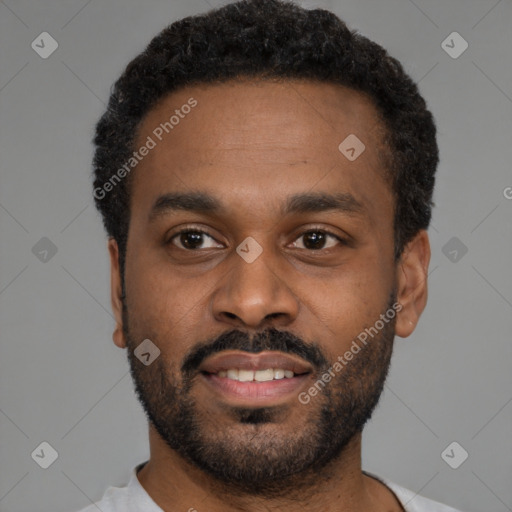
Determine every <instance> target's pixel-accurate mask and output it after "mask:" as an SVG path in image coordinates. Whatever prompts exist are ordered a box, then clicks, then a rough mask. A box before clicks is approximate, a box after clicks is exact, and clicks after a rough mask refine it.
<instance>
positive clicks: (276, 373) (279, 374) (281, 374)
mask: <svg viewBox="0 0 512 512" xmlns="http://www.w3.org/2000/svg"><path fill="white" fill-rule="evenodd" d="M274 379H284V370H281V369H280V368H278V369H277V370H274Z"/></svg>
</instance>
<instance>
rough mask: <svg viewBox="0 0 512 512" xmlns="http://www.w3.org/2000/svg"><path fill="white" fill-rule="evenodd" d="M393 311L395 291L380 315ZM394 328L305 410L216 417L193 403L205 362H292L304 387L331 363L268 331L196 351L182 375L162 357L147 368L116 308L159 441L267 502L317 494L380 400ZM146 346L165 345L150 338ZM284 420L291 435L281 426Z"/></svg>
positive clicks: (315, 349) (223, 339)
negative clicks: (306, 370)
mask: <svg viewBox="0 0 512 512" xmlns="http://www.w3.org/2000/svg"><path fill="white" fill-rule="evenodd" d="M395 302H396V292H393V293H391V295H390V298H389V303H388V305H387V308H386V310H385V311H387V310H390V309H391V308H392V305H393V304H394V303H395ZM385 311H383V312H385ZM382 323H383V322H382ZM395 323H396V317H393V319H391V320H390V321H389V322H388V323H385V324H384V327H383V328H382V329H381V330H380V331H379V332H378V333H377V334H376V335H375V336H374V337H372V339H371V340H370V341H369V342H368V344H367V345H365V346H363V347H361V350H360V351H359V352H358V353H357V354H354V357H353V358H352V360H351V361H346V366H344V367H343V368H342V369H341V371H339V372H337V373H336V374H335V376H334V377H332V380H331V381H330V382H328V383H326V384H325V386H323V388H321V390H320V391H319V393H318V394H317V395H316V396H314V397H312V398H311V400H310V401H309V403H307V404H303V403H301V402H299V400H297V402H293V401H291V402H288V403H286V404H284V405H277V406H266V407H235V406H232V405H227V404H222V405H220V407H221V409H220V411H219V409H218V407H219V406H218V405H217V409H212V408H211V404H208V403H206V404H204V405H203V406H202V407H201V406H200V405H199V404H198V400H197V396H195V394H194V390H195V387H194V382H195V379H196V378H197V377H199V376H200V375H199V373H198V367H199V365H200V364H201V363H202V362H203V361H204V360H205V359H206V358H207V357H209V356H210V355H212V354H215V353H217V352H220V351H223V350H241V351H245V352H251V353H257V352H261V351H263V350H276V351H281V352H284V353H290V354H295V355H298V356H300V357H302V358H303V359H305V360H306V361H308V362H309V363H310V364H311V365H312V367H313V368H314V372H313V373H314V375H313V377H314V378H313V379H312V380H311V385H312V384H313V383H314V382H316V381H317V379H321V376H322V375H323V374H324V373H325V372H327V370H328V369H329V368H330V367H331V366H332V364H333V363H329V361H328V360H327V358H326V356H325V355H324V352H323V351H322V349H321V348H320V346H319V345H318V344H317V343H306V342H304V341H303V340H302V339H301V338H299V337H297V336H295V335H293V334H291V333H288V332H285V331H279V330H276V329H274V328H271V329H267V330H265V331H263V332H260V333H258V334H256V335H254V336H253V337H250V335H249V334H247V333H246V332H242V331H239V330H233V331H229V332H226V333H223V334H222V335H220V336H219V337H217V338H214V339H212V340H208V341H206V342H202V343H198V344H196V345H194V346H193V347H192V348H191V349H190V350H189V352H188V353H187V355H186V356H185V358H184V359H183V362H182V365H181V367H178V366H177V365H176V364H172V363H168V362H166V361H165V359H164V357H162V355H160V356H159V357H157V358H156V359H155V360H154V361H153V362H152V363H151V364H150V365H149V366H145V365H143V364H142V363H141V361H139V360H138V359H137V358H136V357H135V355H134V353H133V351H134V349H135V348H136V347H137V345H138V343H139V342H138V341H136V340H138V339H139V338H138V337H135V336H133V335H132V333H131V332H130V329H129V325H128V312H127V309H126V306H125V303H124V300H123V331H124V334H125V337H126V340H127V348H128V350H127V354H128V360H129V364H130V372H131V375H132V379H133V381H134V384H135V390H136V394H137V396H138V399H139V401H140V403H141V405H142V407H143V409H144V411H145V413H146V416H147V418H148V420H149V421H150V422H151V423H152V425H153V427H154V428H155V430H156V431H157V432H158V434H159V435H160V437H161V438H162V440H164V441H165V443H166V444H167V445H168V446H169V447H170V448H171V450H173V451H175V452H176V453H177V454H178V455H179V456H181V458H182V459H184V460H185V461H186V462H188V463H190V464H192V465H193V466H194V467H196V468H198V469H200V470H201V471H203V472H204V473H206V474H207V475H210V476H211V477H213V478H214V479H215V481H216V484H217V485H219V486H221V487H223V488H224V489H225V490H226V491H228V492H231V493H236V494H237V495H243V494H245V495H254V496H256V495H258V496H265V497H267V498H270V497H279V496H283V495H285V494H288V493H290V491H292V490H293V491H294V492H295V493H297V490H298V489H301V490H302V492H304V493H306V492H307V490H308V489H313V488H314V487H317V486H318V482H319V478H321V477H322V476H323V478H329V475H332V474H333V473H332V471H331V470H330V468H332V464H333V463H334V462H335V461H337V460H338V459H339V458H340V456H341V455H342V453H343V451H344V449H345V448H346V447H347V445H348V444H349V442H350V441H351V440H353V439H355V437H356V436H357V435H358V434H360V433H361V432H362V430H363V427H364V425H365V423H366V422H367V421H368V420H369V419H370V417H371V415H372V413H373V410H374V409H375V406H376V405H377V403H378V401H379V398H380V395H381V393H382V390H383V387H384V383H385V380H386V377H387V373H388V369H389V364H390V360H391V354H392V347H393V339H394V335H395ZM366 327H370V326H366ZM363 330H364V327H363V329H361V332H362V331H363ZM140 339H143V338H140ZM150 339H152V340H153V341H155V340H156V344H157V345H159V346H160V347H162V346H163V345H162V344H160V343H159V342H158V338H157V337H155V338H151V337H150ZM345 350H346V349H343V351H345ZM203 402H204V400H203ZM219 412H220V414H219ZM290 416H293V418H294V421H295V422H294V424H293V426H291V425H290V424H289V423H288V424H287V422H286V420H287V419H289V418H290ZM297 421H298V422H299V423H297Z"/></svg>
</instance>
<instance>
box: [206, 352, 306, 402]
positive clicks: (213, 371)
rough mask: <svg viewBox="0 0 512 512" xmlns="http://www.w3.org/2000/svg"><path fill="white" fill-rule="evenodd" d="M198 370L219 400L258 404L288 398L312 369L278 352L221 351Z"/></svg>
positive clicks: (303, 362) (295, 358) (292, 357)
mask: <svg viewBox="0 0 512 512" xmlns="http://www.w3.org/2000/svg"><path fill="white" fill-rule="evenodd" d="M199 371H200V374H201V376H202V379H203V381H204V382H205V383H206V384H207V386H208V387H209V388H210V390H212V391H213V392H214V393H215V394H216V396H217V397H220V398H221V399H222V400H223V401H231V402H236V403H237V404H238V405H245V406H249V405H258V406H262V405H264V404H265V405H269V404H271V403H275V402H276V401H283V400H286V399H290V398H291V397H292V396H293V393H294V392H295V393H298V392H299V390H300V388H301V387H303V386H304V382H305V381H306V380H307V379H308V376H309V375H310V374H311V373H312V371H313V368H312V367H311V365H310V364H309V363H307V362H305V361H304V360H303V359H301V358H298V357H296V356H292V355H290V354H283V353H280V352H262V353H259V354H247V353H243V352H230V353H225V352H223V353H220V354H217V355H215V356H213V357H211V358H208V359H207V360H206V361H204V363H203V364H202V365H201V366H200V368H199Z"/></svg>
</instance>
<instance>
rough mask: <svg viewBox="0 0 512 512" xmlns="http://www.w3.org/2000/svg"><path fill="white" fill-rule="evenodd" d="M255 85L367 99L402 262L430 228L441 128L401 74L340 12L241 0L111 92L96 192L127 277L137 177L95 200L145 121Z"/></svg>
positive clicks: (184, 22) (192, 22) (192, 27)
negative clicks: (334, 90) (240, 82)
mask: <svg viewBox="0 0 512 512" xmlns="http://www.w3.org/2000/svg"><path fill="white" fill-rule="evenodd" d="M251 77H252V78H258V79H269V80H272V79H277V80H293V79H299V80H312V81H316V82H318V81H320V82H328V83H333V84H339V85H342V86H346V87H349V88H351V89H354V90H357V91H359V92H361V93H363V94H365V95H366V96H368V97H369V98H370V99H371V100H372V102H373V104H374V106H375V107H376V109H377V112H378V114H379V117H380V119H381V121H382V124H383V127H384V131H385V133H386V135H385V136H384V143H385V146H386V148H387V150H388V151H386V153H389V155H388V157H386V159H385V160H386V166H385V171H386V176H387V177H388V182H389V183H390V186H391V191H392V193H393V196H394V202H395V211H394V255H395V261H397V260H398V259H399V257H400V255H401V254H402V252H403V249H404V247H405V245H406V244H407V242H409V241H410V240H411V239H412V238H413V237H414V236H415V235H416V234H417V232H418V231H419V230H420V229H427V228H428V226H429V224H430V218H431V212H432V206H433V202H432V194H433V189H434V181H435V172H436V168H437V164H438V161H439V154H438V153H439V152H438V147H437V142H436V128H435V122H434V119H433V116H432V114H431V113H430V112H429V111H428V110H427V108H426V103H425V100H424V99H423V98H422V96H421V95H420V93H419V91H418V87H417V85H416V84H415V83H414V81H413V80H412V79H411V78H410V77H409V76H408V75H407V74H406V73H405V71H404V69H403V67H402V65H401V64H400V63H399V62H398V61H397V60H396V59H394V58H393V57H391V56H390V55H389V54H388V52H387V51H386V50H385V49H384V48H382V47H381V46H379V45H378V44H376V43H374V42H373V41H370V40H369V39H367V38H366V37H363V36H362V35H360V34H359V33H357V31H355V30H349V28H348V27H347V25H346V24H345V23H344V22H343V21H342V20H341V19H340V18H338V17H337V16H336V15H335V14H333V13H332V12H329V11H327V10H324V9H314V10H308V9H304V8H302V7H300V6H298V5H296V4H295V3H293V2H291V1H288V0H242V1H237V2H234V3H230V4H227V5H225V6H223V7H221V8H217V9H214V10H211V11H209V12H207V13H205V14H201V15H196V16H189V17H186V18H183V19H181V20H178V21H176V22H174V23H172V24H171V25H169V26H168V27H166V28H165V29H164V30H162V31H161V32H160V33H159V34H158V35H157V36H155V37H154V38H153V39H152V40H151V42H150V43H149V45H148V46H147V48H146V49H145V50H144V51H143V52H142V53H141V54H140V55H138V56H137V57H135V58H134V59H133V60H132V61H131V62H130V63H129V64H128V65H127V67H126V69H125V70H124V72H123V73H122V75H121V76H120V78H119V79H118V80H117V81H116V83H115V84H114V86H113V89H112V91H111V95H110V99H109V103H108V107H107V110H106V112H105V113H104V114H103V116H102V117H101V119H100V120H99V122H98V124H97V126H96V133H95V137H94V144H95V155H94V161H93V166H94V185H93V186H94V190H95V193H94V197H95V202H96V206H97V208H98V210H99V211H100V213H101V215H102V218H103V223H104V226H105V229H106V231H107V234H108V236H109V238H112V237H113V238H114V239H115V240H116V241H117V243H118V245H119V252H120V256H119V258H120V268H121V276H124V260H125V255H126V245H127V238H128V227H129V219H130V208H129V206H130V183H131V181H132V180H131V178H132V174H133V173H130V174H129V175H128V177H127V178H126V179H123V180H119V183H117V184H116V186H114V187H109V189H110V191H109V192H108V194H105V193H102V194H101V195H99V194H98V193H97V192H96V191H98V190H105V189H104V188H103V187H105V184H106V183H107V182H108V181H109V180H111V178H112V176H113V175H114V174H115V173H116V172H117V171H118V170H119V169H120V168H121V167H122V166H123V164H125V163H126V162H127V161H128V160H129V158H130V157H131V156H132V154H133V151H134V150H135V148H134V142H135V138H136V134H137V128H138V127H139V126H140V124H141V122H142V120H143V119H144V117H145V116H146V114H148V112H149V111H150V110H151V109H152V108H153V107H154V106H155V105H156V103H157V102H159V101H160V100H162V99H163V98H164V97H165V96H167V95H168V94H169V93H171V92H172V91H175V90H177V89H182V88H184V87H186V86H189V85H195V84H214V83H222V82H226V81H229V80H236V79H241V78H251ZM340 142H341V141H340ZM111 183H112V182H111Z"/></svg>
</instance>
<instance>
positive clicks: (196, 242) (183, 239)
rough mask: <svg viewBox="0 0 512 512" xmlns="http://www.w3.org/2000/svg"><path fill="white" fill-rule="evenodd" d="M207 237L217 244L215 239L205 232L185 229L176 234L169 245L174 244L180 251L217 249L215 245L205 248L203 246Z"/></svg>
mask: <svg viewBox="0 0 512 512" xmlns="http://www.w3.org/2000/svg"><path fill="white" fill-rule="evenodd" d="M205 237H207V238H209V239H210V240H212V241H213V242H215V239H214V238H213V237H211V236H210V235H209V234H208V233H206V232H205V231H201V230H197V229H193V230H192V229H184V230H182V231H179V232H178V233H176V234H175V235H174V236H173V237H171V239H170V240H169V242H168V243H172V244H173V245H176V246H177V247H179V248H180V249H184V250H189V251H195V250H198V249H211V248H213V247H215V245H207V246H204V245H203V244H205ZM176 241H177V242H176ZM178 243H179V245H178Z"/></svg>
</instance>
